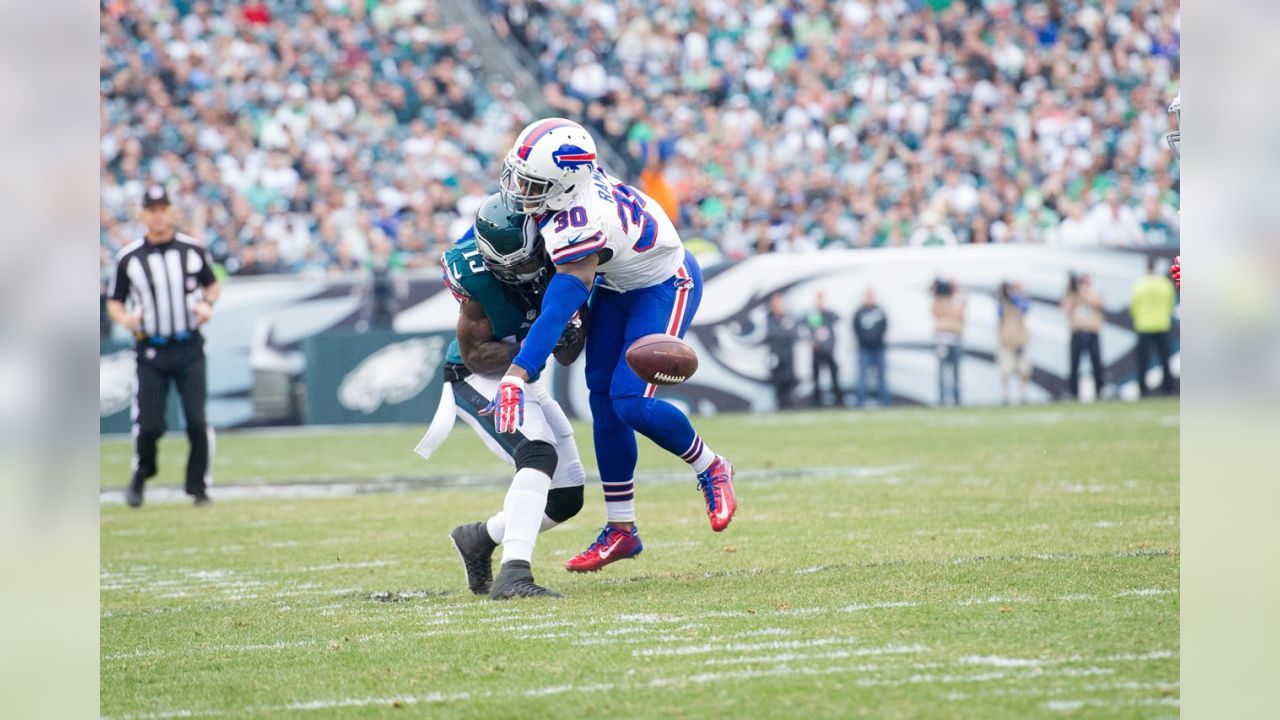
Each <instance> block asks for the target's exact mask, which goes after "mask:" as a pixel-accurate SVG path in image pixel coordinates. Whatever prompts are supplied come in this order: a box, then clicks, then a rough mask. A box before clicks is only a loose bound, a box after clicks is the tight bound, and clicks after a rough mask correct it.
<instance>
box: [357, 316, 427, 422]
mask: <svg viewBox="0 0 1280 720" xmlns="http://www.w3.org/2000/svg"><path fill="white" fill-rule="evenodd" d="M443 355H444V338H442V337H439V336H437V337H429V338H414V339H412V340H404V341H401V342H397V343H392V344H390V345H388V346H386V347H384V348H382V349H380V350H378V351H377V352H375V353H373V354H372V355H370V356H369V357H367V358H365V359H364V360H363V361H362V362H361V363H360V364H359V365H357V366H356V369H355V370H352V371H351V372H350V373H348V374H347V376H346V377H345V378H343V379H342V383H341V384H340V385H339V386H338V402H340V403H342V406H343V407H345V408H347V409H348V410H359V411H360V412H362V413H364V414H366V415H370V414H372V413H373V412H374V411H375V410H377V409H378V408H379V407H382V405H383V404H384V403H385V404H387V405H396V404H398V403H402V402H405V401H407V400H411V399H413V398H415V397H417V396H418V393H420V392H422V391H423V390H424V389H426V387H427V384H428V383H429V382H430V381H431V377H432V375H433V374H434V373H435V372H436V370H437V369H438V368H439V366H440V359H441V358H442V357H443Z"/></svg>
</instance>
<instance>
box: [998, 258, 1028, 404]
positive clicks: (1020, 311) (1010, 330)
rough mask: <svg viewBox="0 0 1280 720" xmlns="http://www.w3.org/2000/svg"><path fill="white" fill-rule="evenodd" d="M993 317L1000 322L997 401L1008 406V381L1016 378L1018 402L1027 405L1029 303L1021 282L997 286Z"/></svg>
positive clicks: (1004, 283)
mask: <svg viewBox="0 0 1280 720" xmlns="http://www.w3.org/2000/svg"><path fill="white" fill-rule="evenodd" d="M997 301H998V305H997V310H996V312H997V315H998V320H999V323H1000V330H999V347H998V348H997V350H996V364H997V365H998V366H999V369H1000V401H1001V402H1003V403H1004V404H1005V405H1008V404H1009V378H1010V377H1011V376H1015V375H1016V376H1017V378H1018V390H1019V392H1018V401H1019V403H1021V404H1022V405H1026V404H1027V385H1028V384H1029V382H1030V379H1031V359H1030V358H1029V357H1028V356H1027V343H1028V342H1030V340H1031V336H1030V334H1029V333H1028V332H1027V311H1029V310H1030V309H1031V302H1030V301H1029V300H1027V295H1026V293H1025V292H1023V290H1022V284H1021V283H1016V282H1015V283H1008V282H1003V283H1000V291H999V293H998V297H997Z"/></svg>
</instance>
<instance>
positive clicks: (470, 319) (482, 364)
mask: <svg viewBox="0 0 1280 720" xmlns="http://www.w3.org/2000/svg"><path fill="white" fill-rule="evenodd" d="M458 351H459V352H460V353H461V354H462V362H463V363H465V364H466V366H467V369H468V370H470V371H471V372H473V373H476V374H477V375H492V374H493V373H496V372H498V371H499V370H502V369H503V368H505V367H506V366H508V365H510V364H511V359H512V358H513V357H515V355H516V344H515V343H508V342H502V341H501V340H496V339H494V337H493V328H492V327H491V326H490V325H489V318H488V316H486V315H485V314H484V309H483V308H481V307H480V303H478V302H476V301H475V300H463V301H462V311H461V312H460V313H458Z"/></svg>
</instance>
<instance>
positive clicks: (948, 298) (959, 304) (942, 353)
mask: <svg viewBox="0 0 1280 720" xmlns="http://www.w3.org/2000/svg"><path fill="white" fill-rule="evenodd" d="M957 285H958V284H957V283H956V281H955V279H954V278H952V279H946V280H944V279H941V278H939V279H938V280H935V281H934V283H933V341H934V346H935V348H936V349H937V352H938V404H939V405H946V404H947V396H948V395H950V396H951V401H952V403H953V404H955V405H957V406H959V405H960V354H961V349H960V348H961V342H962V340H963V336H964V307H965V303H964V296H962V295H960V293H958V292H957Z"/></svg>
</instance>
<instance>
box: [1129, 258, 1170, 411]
mask: <svg viewBox="0 0 1280 720" xmlns="http://www.w3.org/2000/svg"><path fill="white" fill-rule="evenodd" d="M1156 263H1157V260H1156V257H1155V256H1154V255H1153V256H1151V257H1150V258H1148V259H1147V274H1146V276H1145V277H1142V278H1139V279H1138V280H1137V282H1135V283H1134V284H1133V292H1132V294H1131V299H1130V301H1129V315H1130V317H1132V318H1133V329H1134V331H1135V332H1137V333H1138V346H1137V348H1136V350H1135V354H1136V359H1137V375H1138V390H1139V392H1140V393H1141V394H1142V395H1143V396H1144V397H1145V396H1146V395H1148V394H1150V388H1148V387H1147V369H1148V368H1149V367H1150V365H1149V362H1150V360H1151V354H1152V353H1153V352H1154V353H1155V356H1156V362H1158V363H1159V364H1160V392H1161V393H1163V394H1165V395H1172V394H1173V374H1172V373H1170V372H1169V351H1170V348H1169V345H1170V343H1169V331H1170V329H1171V328H1172V327H1173V307H1174V304H1175V303H1176V293H1175V291H1174V289H1173V282H1172V281H1171V280H1169V278H1167V277H1165V275H1164V273H1157V272H1156Z"/></svg>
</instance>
